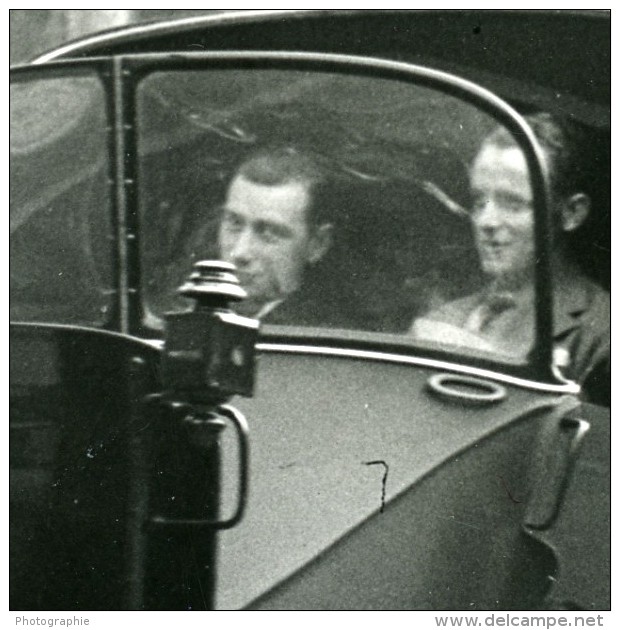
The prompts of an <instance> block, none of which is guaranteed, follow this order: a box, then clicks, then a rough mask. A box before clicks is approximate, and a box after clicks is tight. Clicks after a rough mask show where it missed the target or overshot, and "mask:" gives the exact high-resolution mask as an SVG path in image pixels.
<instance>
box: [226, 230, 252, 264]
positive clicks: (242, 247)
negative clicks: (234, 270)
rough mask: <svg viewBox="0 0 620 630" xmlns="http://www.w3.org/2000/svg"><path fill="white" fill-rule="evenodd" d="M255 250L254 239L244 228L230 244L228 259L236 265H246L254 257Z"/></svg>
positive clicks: (250, 232)
mask: <svg viewBox="0 0 620 630" xmlns="http://www.w3.org/2000/svg"><path fill="white" fill-rule="evenodd" d="M255 248H256V239H255V238H254V235H253V234H252V230H250V229H248V228H245V229H243V230H241V231H240V232H239V233H238V234H237V235H236V238H235V240H234V242H233V244H232V248H231V250H230V257H231V259H232V262H233V263H234V264H236V265H240V264H247V263H248V262H249V261H250V260H251V259H252V257H253V256H254V253H255Z"/></svg>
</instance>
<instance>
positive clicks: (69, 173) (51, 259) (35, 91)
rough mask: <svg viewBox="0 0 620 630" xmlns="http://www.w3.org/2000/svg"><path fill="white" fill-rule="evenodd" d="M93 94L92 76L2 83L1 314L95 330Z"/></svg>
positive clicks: (102, 293) (103, 209)
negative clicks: (6, 246) (6, 141)
mask: <svg viewBox="0 0 620 630" xmlns="http://www.w3.org/2000/svg"><path fill="white" fill-rule="evenodd" d="M104 102H105V100H104V97H103V89H102V86H101V84H100V83H99V80H98V79H97V78H95V77H86V76H80V77H67V78H56V79H45V80H39V79H34V80H28V81H23V82H15V83H12V84H11V154H10V155H11V187H10V202H11V203H10V230H11V240H10V255H11V318H13V319H15V320H18V321H24V320H25V321H44V322H56V323H80V324H98V323H101V322H103V321H104V320H105V319H106V317H107V311H108V308H109V295H108V294H109V288H110V286H111V283H112V278H111V265H110V253H111V240H110V239H111V227H110V208H109V204H110V186H109V184H108V173H107V161H108V157H107V134H106V124H107V123H106V118H105V110H104Z"/></svg>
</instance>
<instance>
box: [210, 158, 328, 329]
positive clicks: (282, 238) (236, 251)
mask: <svg viewBox="0 0 620 630" xmlns="http://www.w3.org/2000/svg"><path fill="white" fill-rule="evenodd" d="M331 187H332V181H331V178H330V173H329V171H328V169H327V167H326V165H325V164H324V163H323V161H322V159H321V158H320V157H319V156H316V155H313V154H311V153H310V152H306V151H303V150H300V149H296V148H293V147H287V146H282V147H272V148H264V149H259V150H258V151H256V152H255V153H253V154H252V155H250V156H249V157H248V158H247V159H245V160H244V162H243V163H242V164H241V165H240V166H239V168H238V169H237V170H236V172H235V174H234V175H233V177H232V179H231V181H230V184H229V185H228V188H227V191H226V195H225V200H224V203H223V207H222V214H221V219H220V224H219V236H218V240H219V247H220V256H221V257H222V258H223V259H224V260H226V261H228V262H231V263H233V264H234V265H235V266H236V268H237V274H238V277H239V280H240V282H241V285H242V286H243V288H244V289H245V290H246V291H247V294H248V297H247V299H246V300H244V301H243V302H242V303H241V304H240V305H239V306H238V308H237V310H238V311H239V312H240V313H243V314H246V315H249V316H252V317H257V318H259V319H261V320H262V321H264V322H267V323H277V324H299V325H301V324H303V325H313V324H315V325H327V324H333V322H331V321H330V320H331V315H330V313H328V312H327V310H326V309H327V306H326V304H325V303H324V302H323V301H322V300H321V295H320V291H318V290H316V291H315V290H314V289H315V288H316V286H315V282H314V279H313V280H310V278H309V275H311V271H312V269H313V267H314V266H315V265H316V264H317V263H318V262H319V261H320V260H321V259H322V258H323V257H324V256H325V254H326V253H327V251H328V250H329V249H330V246H331V241H332V224H331V222H330V221H329V217H327V216H326V208H327V202H328V196H329V192H330V188H331Z"/></svg>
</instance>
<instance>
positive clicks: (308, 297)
mask: <svg viewBox="0 0 620 630" xmlns="http://www.w3.org/2000/svg"><path fill="white" fill-rule="evenodd" d="M358 319H359V318H358V317H357V316H356V314H355V313H354V312H352V311H350V310H349V309H346V308H344V307H343V305H342V304H340V303H339V302H338V301H337V300H336V299H332V298H330V297H329V296H328V295H325V294H322V293H321V291H320V288H319V287H318V286H314V285H312V286H302V287H301V288H300V289H299V290H298V291H295V293H292V294H291V295H289V296H288V297H287V298H286V299H284V300H283V301H282V302H281V303H280V304H278V305H277V306H276V307H275V308H274V309H273V310H271V311H269V312H268V313H267V314H266V315H265V317H263V318H262V319H261V322H262V323H264V324H277V325H282V326H312V327H326V328H345V329H346V328H361V322H359V321H358Z"/></svg>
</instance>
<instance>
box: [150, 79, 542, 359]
mask: <svg viewBox="0 0 620 630" xmlns="http://www.w3.org/2000/svg"><path fill="white" fill-rule="evenodd" d="M495 128H496V124H495V122H494V121H493V120H491V119H490V118H489V117H487V116H486V115H485V114H484V113H482V112H480V111H479V110H477V109H476V108H474V107H472V106H470V105H468V104H465V103H462V102H461V101H459V100H457V99H455V98H454V97H451V96H448V95H445V94H442V93H440V92H437V91H433V90H429V89H428V88H423V87H420V86H416V85H411V84H405V83H400V82H392V81H386V80H382V79H377V78H369V77H353V76H340V75H334V74H320V73H307V72H290V71H287V72H284V71H260V72H249V71H234V72H232V71H229V72H222V71H217V72H216V71H210V72H177V73H162V74H154V75H151V76H150V77H148V78H147V79H146V80H145V81H144V82H143V83H142V85H141V87H140V97H139V139H140V147H141V165H140V182H141V184H140V191H141V196H142V208H141V212H142V215H143V225H144V226H145V227H146V234H145V236H144V240H143V246H142V247H143V252H142V255H143V261H144V269H145V270H146V276H147V285H146V291H145V300H146V306H147V309H148V311H149V312H150V313H151V315H152V316H153V321H155V322H156V319H155V318H157V317H161V315H162V313H163V312H164V311H165V310H169V309H172V308H178V306H179V305H180V302H179V298H177V297H176V295H175V289H176V287H178V286H179V285H180V284H181V282H182V280H183V279H184V277H185V276H186V275H187V272H188V270H189V269H190V268H191V263H192V261H194V260H197V259H201V258H213V257H218V258H223V259H226V260H229V261H230V262H233V263H234V264H235V265H236V266H237V269H238V272H239V276H240V279H241V282H242V284H243V285H244V287H245V288H246V290H247V292H248V295H249V298H248V300H247V301H246V302H245V303H244V304H243V305H241V307H240V310H241V311H242V312H243V313H245V314H248V315H251V316H257V317H259V318H260V319H261V320H262V321H263V323H265V324H285V325H300V326H318V327H329V328H339V329H354V330H365V331H374V332H381V333H392V334H400V335H407V336H409V338H411V339H412V340H413V341H415V342H417V343H423V344H429V343H430V344H431V345H433V344H434V345H439V346H441V347H451V348H452V349H455V348H457V349H469V350H472V351H476V352H482V353H485V354H487V353H491V354H493V355H497V354H499V355H501V356H502V357H503V358H509V359H510V360H519V361H522V360H523V359H524V358H525V353H526V352H521V350H520V351H519V353H518V355H517V353H512V352H506V351H505V348H503V347H499V346H498V345H497V344H494V343H493V342H492V341H490V340H489V339H488V338H487V337H486V336H485V333H484V326H483V325H482V324H476V322H474V320H475V319H476V318H477V319H478V320H483V319H485V317H486V319H487V320H488V321H491V319H493V317H492V316H489V315H486V316H485V315H484V314H482V313H478V312H477V313H476V314H475V315H474V314H473V313H472V314H471V322H470V321H469V318H468V321H467V323H465V322H461V321H456V320H455V319H454V318H451V317H448V316H446V313H448V314H449V313H450V309H451V308H452V307H454V308H456V306H455V305H458V304H460V301H461V300H471V301H472V303H473V301H475V299H477V298H475V297H474V296H479V295H481V292H483V291H484V290H485V289H486V281H485V280H486V278H487V277H488V276H489V274H490V272H491V271H492V268H493V267H494V266H496V267H498V268H500V267H501V266H502V264H508V263H507V262H506V261H507V260H508V259H509V258H511V257H514V258H515V259H517V260H519V261H524V260H525V258H526V254H527V255H529V254H530V252H532V251H533V228H532V225H533V218H532V217H531V216H530V217H529V219H528V220H525V221H524V222H523V223H524V224H523V226H522V227H521V228H520V232H519V240H518V245H517V243H516V242H515V244H514V247H513V248H512V249H511V248H510V247H509V246H508V244H505V243H500V241H499V237H497V236H491V237H488V234H489V233H490V232H489V230H490V228H489V227H488V226H487V225H486V223H487V222H488V220H489V219H488V217H486V216H484V215H485V214H486V210H485V209H484V208H486V205H485V204H486V201H484V202H481V201H480V197H481V196H484V195H486V194H487V192H488V191H487V189H486V185H487V182H486V180H485V177H486V178H488V177H489V173H488V172H487V171H488V167H489V165H490V163H491V162H492V161H493V159H494V156H481V155H480V147H481V146H483V144H484V142H485V138H487V137H488V136H489V134H492V133H495V132H494V129H495ZM490 177H491V180H493V179H494V176H493V175H491V176H490ZM523 177H524V178H525V182H526V184H527V189H526V190H524V191H521V192H522V193H523V194H526V195H527V194H529V183H527V172H526V171H525V172H524V173H523ZM472 186H473V191H472ZM512 201H515V202H516V200H512ZM525 201H526V202H527V201H528V200H527V199H525ZM481 203H482V205H484V208H482V207H480V204H481ZM517 214H518V213H517ZM515 216H516V215H515ZM528 221H529V223H528ZM517 222H518V221H517ZM483 223H484V224H485V225H483ZM519 225H520V224H519ZM491 231H492V230H491ZM487 237H488V238H487ZM500 275H501V274H500ZM508 275H510V274H508ZM500 284H501V283H500ZM508 292H509V291H508V289H507V287H502V291H500V290H499V285H498V290H497V291H496V293H497V296H496V298H495V302H494V304H495V306H494V307H489V308H491V309H492V308H495V310H496V311H497V313H498V314H499V313H500V312H501V313H502V316H503V317H506V313H507V312H509V311H510V308H511V306H510V305H508V302H509V300H510V298H509V297H508V295H507V294H508ZM530 306H531V305H530ZM471 310H472V311H474V310H476V309H474V308H473V307H472V309H471ZM513 310H514V309H513ZM514 312H515V313H516V312H518V309H517V310H515V311H514ZM520 315H522V313H521V314H520ZM528 317H529V319H528V320H527V325H526V326H524V343H526V344H531V341H532V339H533V330H534V327H533V321H534V320H533V309H532V308H530V311H529V312H528ZM488 321H487V325H488ZM524 321H525V320H524ZM472 322H473V323H472ZM527 348H528V349H529V345H528V346H527Z"/></svg>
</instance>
